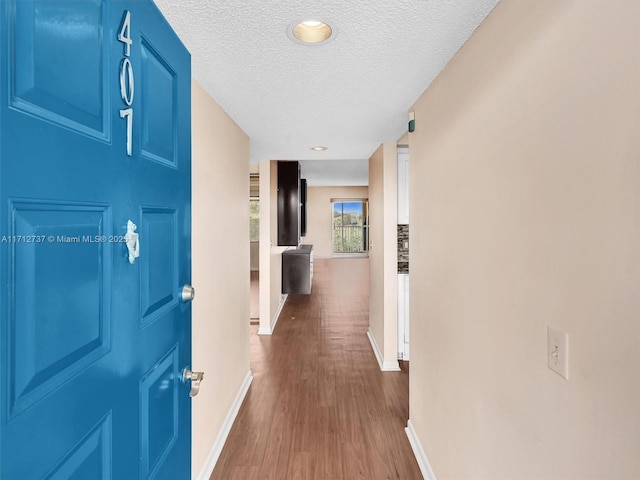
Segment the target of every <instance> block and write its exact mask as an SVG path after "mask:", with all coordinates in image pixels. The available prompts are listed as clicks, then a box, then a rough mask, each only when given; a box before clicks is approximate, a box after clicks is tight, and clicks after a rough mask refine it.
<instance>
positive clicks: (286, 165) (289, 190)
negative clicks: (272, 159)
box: [277, 161, 300, 247]
mask: <svg viewBox="0 0 640 480" xmlns="http://www.w3.org/2000/svg"><path fill="white" fill-rule="evenodd" d="M277 197H278V205H277V209H278V245H279V246H294V247H297V246H298V244H299V243H300V164H299V163H298V162H284V161H280V162H278V196H277Z"/></svg>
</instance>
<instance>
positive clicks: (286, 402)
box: [211, 259, 422, 480]
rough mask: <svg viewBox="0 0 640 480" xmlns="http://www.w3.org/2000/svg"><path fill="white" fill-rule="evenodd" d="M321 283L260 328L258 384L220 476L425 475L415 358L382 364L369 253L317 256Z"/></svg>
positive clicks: (255, 354)
mask: <svg viewBox="0 0 640 480" xmlns="http://www.w3.org/2000/svg"><path fill="white" fill-rule="evenodd" d="M313 282H314V283H313V289H312V293H311V295H290V296H289V298H288V300H287V302H286V304H285V307H284V309H283V311H282V313H281V315H280V319H279V321H278V324H277V327H276V329H275V333H274V334H273V335H272V336H258V335H257V334H256V332H257V327H256V326H252V327H251V370H252V372H253V376H254V379H253V383H252V385H251V388H250V390H249V392H248V394H247V396H246V398H245V402H244V404H243V406H242V408H241V410H240V412H239V414H238V417H237V418H236V421H235V423H234V425H233V428H232V430H231V432H230V434H229V437H228V439H227V442H226V444H225V447H224V449H223V451H222V453H221V455H220V458H219V460H218V463H217V465H216V468H215V470H214V472H213V474H212V476H211V479H212V480H229V479H244V480H251V479H258V478H260V479H262V478H270V479H278V480H281V479H320V478H322V479H355V478H362V479H391V478H399V479H406V480H411V479H420V478H422V476H421V475H420V471H419V468H418V464H417V463H416V460H415V458H414V455H413V452H412V450H411V447H410V445H409V441H408V440H407V437H406V435H405V432H404V427H405V426H406V421H407V418H408V414H409V412H408V408H409V398H408V364H406V363H403V362H401V364H402V372H384V373H383V372H381V371H380V369H379V367H378V364H377V362H376V359H375V357H374V354H373V352H372V350H371V346H370V344H369V341H368V339H367V335H366V332H367V328H368V310H369V296H368V291H369V260H368V259H323V260H316V261H315V263H314V279H313Z"/></svg>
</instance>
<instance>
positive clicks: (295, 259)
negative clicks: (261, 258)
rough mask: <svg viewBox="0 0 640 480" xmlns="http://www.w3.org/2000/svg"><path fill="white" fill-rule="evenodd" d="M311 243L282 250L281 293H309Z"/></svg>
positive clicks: (311, 268)
mask: <svg viewBox="0 0 640 480" xmlns="http://www.w3.org/2000/svg"><path fill="white" fill-rule="evenodd" d="M312 282H313V245H300V246H299V247H298V248H290V249H288V250H285V251H284V252H282V293H311V284H312Z"/></svg>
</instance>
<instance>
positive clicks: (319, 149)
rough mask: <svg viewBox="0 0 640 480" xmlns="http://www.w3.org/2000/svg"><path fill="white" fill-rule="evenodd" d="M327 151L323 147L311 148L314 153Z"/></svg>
mask: <svg viewBox="0 0 640 480" xmlns="http://www.w3.org/2000/svg"><path fill="white" fill-rule="evenodd" d="M326 149H327V147H323V146H320V145H318V146H317V147H311V150H313V151H314V152H324V151H325V150H326Z"/></svg>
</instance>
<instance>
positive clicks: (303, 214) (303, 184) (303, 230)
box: [300, 178, 307, 237]
mask: <svg viewBox="0 0 640 480" xmlns="http://www.w3.org/2000/svg"><path fill="white" fill-rule="evenodd" d="M300 236H301V237H306V236H307V181H306V180H305V179H304V178H301V179H300Z"/></svg>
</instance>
